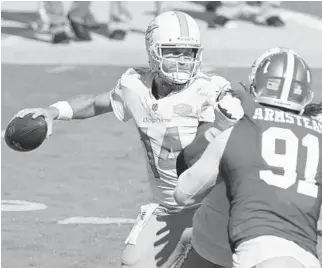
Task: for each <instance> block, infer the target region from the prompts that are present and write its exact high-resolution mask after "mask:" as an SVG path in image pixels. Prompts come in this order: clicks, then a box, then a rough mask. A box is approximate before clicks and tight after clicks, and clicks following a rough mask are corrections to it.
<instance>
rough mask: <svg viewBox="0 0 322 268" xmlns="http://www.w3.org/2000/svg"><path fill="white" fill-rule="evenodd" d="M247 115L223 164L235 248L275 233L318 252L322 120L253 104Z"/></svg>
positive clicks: (230, 139)
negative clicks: (242, 243)
mask: <svg viewBox="0 0 322 268" xmlns="http://www.w3.org/2000/svg"><path fill="white" fill-rule="evenodd" d="M247 114H248V115H246V116H245V117H244V118H243V119H242V120H241V121H240V122H238V123H237V124H236V125H235V126H234V128H233V130H232V132H231V135H230V137H229V140H228V142H227V146H226V149H225V151H224V154H223V157H222V162H221V167H220V168H221V173H222V175H223V176H224V177H225V179H226V181H227V188H228V192H229V195H230V196H229V198H230V205H231V207H230V220H229V236H230V240H231V242H232V244H233V247H236V246H237V245H238V244H240V243H241V242H243V241H246V240H249V239H251V238H254V237H258V236H261V235H275V236H279V237H282V238H285V239H288V240H291V241H293V242H295V243H297V244H298V245H299V246H301V247H302V248H304V249H306V250H308V251H310V252H312V253H313V254H314V255H317V253H316V244H317V220H318V217H319V212H320V206H321V181H322V161H321V158H322V155H320V152H321V148H322V134H321V133H322V124H321V123H320V122H318V121H316V120H314V119H310V118H307V117H302V116H298V115H295V114H292V113H287V112H284V111H281V110H278V109H274V108H268V107H264V106H261V105H259V104H255V103H253V104H252V109H249V107H248V112H247Z"/></svg>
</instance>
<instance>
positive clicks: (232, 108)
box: [217, 93, 244, 121]
mask: <svg viewBox="0 0 322 268" xmlns="http://www.w3.org/2000/svg"><path fill="white" fill-rule="evenodd" d="M217 107H218V109H219V110H220V111H221V112H222V113H223V114H224V115H225V116H226V117H227V118H229V119H232V120H236V121H237V120H239V119H241V118H242V117H243V116H244V110H243V107H242V105H241V102H240V100H239V99H238V98H235V97H233V96H232V95H231V94H229V93H228V94H225V96H223V97H222V98H221V99H220V100H219V102H218V106H217Z"/></svg>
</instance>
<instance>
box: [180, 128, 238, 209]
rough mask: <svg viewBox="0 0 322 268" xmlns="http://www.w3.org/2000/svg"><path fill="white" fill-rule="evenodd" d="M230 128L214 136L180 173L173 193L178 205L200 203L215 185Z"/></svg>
mask: <svg viewBox="0 0 322 268" xmlns="http://www.w3.org/2000/svg"><path fill="white" fill-rule="evenodd" d="M232 129H233V127H230V128H229V129H227V130H225V131H223V132H221V133H220V134H219V135H218V136H217V137H215V138H214V139H213V140H212V141H211V142H210V144H209V145H208V147H207V148H206V150H205V152H204V153H203V155H202V156H201V158H200V159H199V160H198V161H197V162H196V163H195V164H194V165H193V166H192V167H191V168H189V169H187V170H186V171H185V172H184V173H182V174H181V175H180V177H179V179H178V184H177V187H176V190H175V193H174V197H175V200H176V201H177V203H178V204H179V205H184V206H186V205H192V204H195V203H200V202H201V201H202V199H203V198H204V197H205V196H206V195H207V194H208V193H209V191H210V190H211V189H212V187H213V186H214V185H215V183H216V180H217V175H218V173H219V165H220V162H221V158H222V156H223V154H224V151H225V148H226V144H227V141H228V139H229V137H230V133H231V131H232Z"/></svg>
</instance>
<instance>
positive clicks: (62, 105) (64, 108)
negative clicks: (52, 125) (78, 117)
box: [49, 101, 74, 120]
mask: <svg viewBox="0 0 322 268" xmlns="http://www.w3.org/2000/svg"><path fill="white" fill-rule="evenodd" d="M49 107H55V108H56V109H57V110H58V112H59V114H58V117H57V120H71V119H73V115H74V112H73V108H72V107H71V106H70V104H69V103H68V102H67V101H58V102H56V103H54V104H52V105H50V106H49Z"/></svg>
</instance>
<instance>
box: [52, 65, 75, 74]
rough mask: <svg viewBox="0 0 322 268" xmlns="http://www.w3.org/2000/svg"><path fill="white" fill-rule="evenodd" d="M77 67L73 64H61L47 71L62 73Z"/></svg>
mask: <svg viewBox="0 0 322 268" xmlns="http://www.w3.org/2000/svg"><path fill="white" fill-rule="evenodd" d="M75 68H76V67H75V66H71V65H60V66H57V67H54V68H51V69H49V70H47V73H50V74H56V73H62V72H66V71H70V70H73V69H75Z"/></svg>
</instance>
